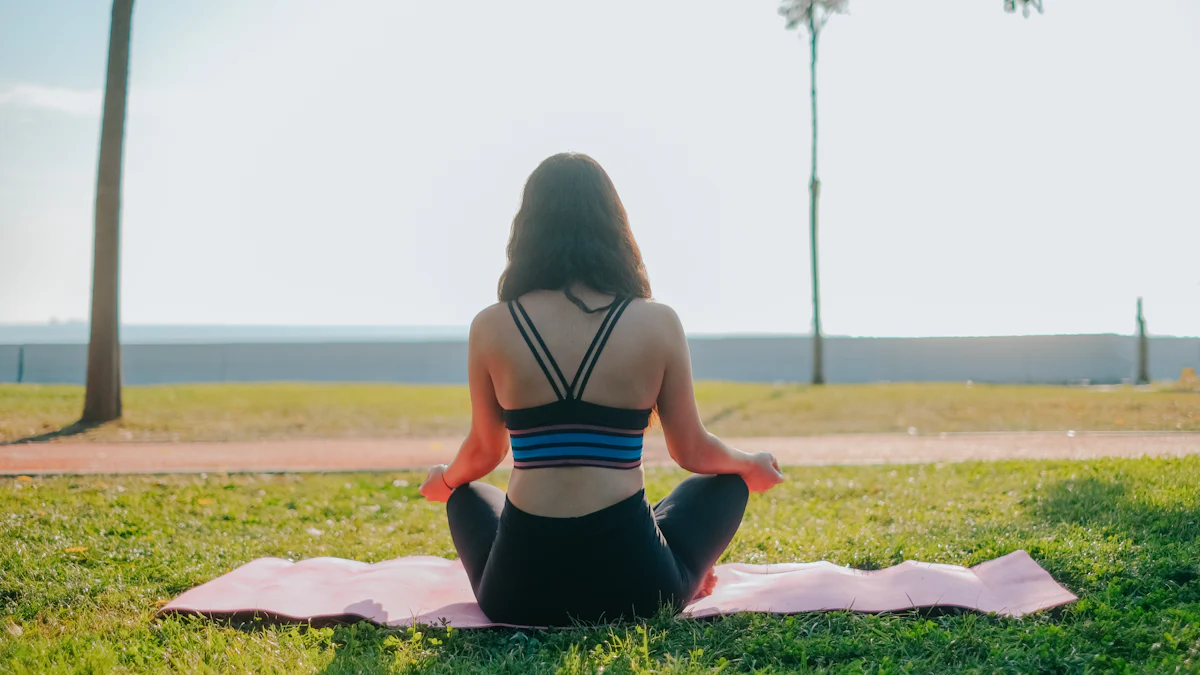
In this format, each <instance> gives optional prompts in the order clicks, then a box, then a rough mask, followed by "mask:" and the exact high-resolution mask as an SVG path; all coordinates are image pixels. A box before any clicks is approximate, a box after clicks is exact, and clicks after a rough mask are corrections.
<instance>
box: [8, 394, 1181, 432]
mask: <svg viewBox="0 0 1200 675" xmlns="http://www.w3.org/2000/svg"><path fill="white" fill-rule="evenodd" d="M696 398H697V401H698V402H699V404H700V409H701V413H702V415H703V417H704V419H705V420H706V422H707V424H708V426H709V428H710V430H712V431H713V432H715V433H717V434H720V435H725V436H731V437H734V436H791V435H811V434H832V433H874V432H905V431H907V430H908V429H909V428H910V427H915V428H916V429H917V430H918V431H919V432H922V433H926V432H928V433H938V432H943V431H947V432H954V431H1063V430H1067V429H1078V430H1142V431H1146V430H1164V431H1178V430H1186V431H1200V394H1197V393H1191V392H1172V391H1166V390H1151V391H1146V390H1141V389H1135V388H1131V387H1126V388H1115V389H1111V390H1096V389H1083V388H1068V387H1046V386H1000V385H996V386H990V385H973V386H968V385H966V384H962V383H949V384H947V383H923V384H869V385H828V386H825V387H818V388H814V387H809V386H804V385H795V384H790V385H764V384H735V383H724V382H702V383H699V384H698V385H697V391H696ZM469 405H470V403H469V399H468V396H467V391H466V388H465V387H457V386H428V385H369V384H326V385H322V384H222V385H172V386H155V387H129V388H127V389H126V390H125V418H124V419H123V420H122V421H121V422H119V423H117V424H110V425H105V426H103V427H100V428H97V429H92V430H90V431H87V432H86V433H83V434H80V435H78V436H75V437H74V438H75V439H77V440H95V441H124V440H131V441H171V440H179V441H192V440H204V441H222V440H253V439H286V438H345V437H352V436H365V437H377V438H378V437H399V436H419V437H430V436H457V435H461V434H463V433H465V432H466V430H467V426H468V423H469V415H470V410H469ZM82 406H83V389H82V388H81V387H77V386H67V385H61V386H60V385H6V384H0V411H3V413H2V414H0V443H2V442H6V441H13V440H16V439H20V438H25V437H29V436H37V435H39V434H46V433H50V432H53V431H55V430H58V429H60V428H62V427H64V426H66V425H69V424H70V423H71V422H73V421H75V419H77V418H78V416H79V411H80V410H81V409H82Z"/></svg>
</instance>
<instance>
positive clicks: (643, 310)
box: [631, 300, 683, 343]
mask: <svg viewBox="0 0 1200 675" xmlns="http://www.w3.org/2000/svg"><path fill="white" fill-rule="evenodd" d="M631 306H632V307H636V309H637V311H638V314H639V315H640V321H639V323H642V324H643V326H644V329H645V330H646V332H648V333H651V334H653V335H655V336H656V337H659V338H660V339H662V340H663V342H667V343H669V342H672V341H673V340H674V339H675V338H676V337H678V336H682V335H683V324H682V323H681V322H680V320H679V315H678V314H676V313H675V310H674V309H672V308H671V306H670V305H668V304H666V303H662V302H658V301H656V300H635V301H634V302H633V305H631Z"/></svg>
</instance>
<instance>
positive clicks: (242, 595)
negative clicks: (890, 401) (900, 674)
mask: <svg viewBox="0 0 1200 675" xmlns="http://www.w3.org/2000/svg"><path fill="white" fill-rule="evenodd" d="M716 572H717V587H716V589H715V590H714V591H713V593H712V595H710V596H708V597H706V598H702V599H700V600H698V601H696V602H693V603H692V604H691V605H689V606H688V607H687V609H685V610H684V613H683V614H684V616H691V617H697V618H698V617H705V616H714V615H718V614H734V613H737V612H774V613H777V614H795V613H797V612H815V611H822V610H835V609H847V610H853V611H856V612H887V611H897V610H905V609H912V608H929V607H962V608H966V609H974V610H979V611H981V612H995V613H996V614H1002V615H1005V616H1021V615H1023V614H1028V613H1030V612H1036V611H1038V610H1042V609H1048V608H1050V607H1057V606H1058V605H1064V604H1067V603H1069V602H1074V601H1075V600H1078V598H1077V597H1075V595H1074V594H1072V593H1071V592H1070V591H1068V590H1067V589H1065V588H1063V587H1062V586H1061V585H1059V584H1058V582H1056V581H1055V580H1054V579H1053V578H1052V577H1051V576H1050V574H1049V573H1048V572H1046V570H1044V569H1042V568H1041V567H1040V566H1039V565H1038V564H1037V563H1036V562H1034V560H1033V559H1032V558H1030V557H1029V554H1028V553H1026V552H1025V551H1015V552H1013V553H1010V554H1008V555H1006V556H1004V557H1002V558H997V559H995V560H991V561H988V562H985V563H982V564H979V565H976V566H975V567H972V568H970V569H968V568H966V567H959V566H957V565H939V564H932V563H922V562H916V561H912V560H910V561H906V562H903V563H900V564H899V565H896V566H895V567H889V568H887V569H885V570H873V571H862V570H855V569H850V568H847V567H838V566H837V565H834V564H832V563H828V562H814V563H782V564H776V565H747V564H742V563H730V564H727V565H718V566H717V568H716ZM160 613H164V614H171V613H178V614H200V615H203V616H208V617H214V618H226V617H249V616H252V615H259V616H265V617H267V618H272V619H277V620H279V619H282V620H288V621H312V622H315V623H332V622H342V621H355V620H359V619H367V620H369V621H374V622H376V623H381V624H388V625H393V626H408V625H411V624H413V623H419V624H439V625H440V624H442V623H448V624H449V625H451V626H455V627H457V628H484V627H487V626H499V625H505V624H497V623H495V622H492V621H489V620H488V618H487V617H486V616H484V615H483V612H482V611H480V609H479V605H478V604H476V602H475V596H474V595H472V593H471V585H470V583H469V582H468V581H467V575H466V573H465V572H464V571H463V567H462V564H461V563H459V562H458V561H457V560H446V559H444V558H435V557H430V556H413V557H408V558H396V559H395V560H388V561H385V562H380V563H375V564H367V563H362V562H356V561H353V560H342V559H340V558H312V559H309V560H302V561H300V562H297V563H292V562H288V561H286V560H280V559H279V558H260V559H258V560H255V561H252V562H249V563H246V564H245V565H242V566H241V567H239V568H237V569H235V570H233V571H232V572H229V573H228V574H225V575H223V576H220V577H217V578H216V579H213V580H212V581H210V582H208V583H206V584H203V585H201V586H197V587H196V588H193V589H192V590H190V591H188V592H186V593H184V594H183V595H180V596H179V597H178V598H175V599H174V600H172V601H171V602H170V603H168V604H167V605H166V606H165V607H163V608H162V610H161V612H160Z"/></svg>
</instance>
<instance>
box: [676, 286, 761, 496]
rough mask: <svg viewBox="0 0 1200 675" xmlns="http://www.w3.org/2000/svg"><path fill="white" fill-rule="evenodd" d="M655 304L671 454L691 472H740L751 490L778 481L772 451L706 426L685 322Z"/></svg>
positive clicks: (759, 488)
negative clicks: (739, 443) (729, 441)
mask: <svg viewBox="0 0 1200 675" xmlns="http://www.w3.org/2000/svg"><path fill="white" fill-rule="evenodd" d="M657 307H658V308H659V310H660V311H661V312H662V313H663V315H664V317H663V319H662V320H661V321H660V325H661V326H662V328H661V330H662V338H663V343H662V344H663V346H664V348H665V354H666V364H665V367H664V370H663V380H662V386H661V387H660V389H659V393H658V416H659V419H660V420H661V421H662V427H663V435H664V436H666V441H667V452H669V453H670V455H671V459H674V460H675V462H676V463H677V464H679V466H680V467H682V468H683V469H685V470H687V471H691V472H692V473H702V474H738V475H740V476H741V477H742V478H743V479H744V480H745V481H746V485H747V487H749V488H750V490H751V491H752V492H765V491H767V490H769V489H771V488H772V487H774V486H776V485H778V484H779V483H780V482H782V481H783V474H782V473H781V472H780V471H779V464H778V463H777V462H776V461H775V458H774V457H773V456H772V455H771V454H770V453H766V452H761V453H756V454H750V453H747V452H742V451H741V450H738V449H736V448H731V447H729V446H728V445H726V444H725V443H724V442H723V441H721V439H719V438H717V437H716V436H714V435H712V434H710V433H709V432H708V430H707V429H705V428H704V422H703V421H702V420H701V419H700V411H699V410H698V409H697V408H696V393H695V388H694V386H693V384H692V357H691V353H690V351H689V350H688V343H687V336H686V335H685V334H684V331H683V324H682V323H680V321H679V316H678V315H677V314H676V313H675V311H674V310H672V309H671V308H670V307H668V306H666V305H658V306H657Z"/></svg>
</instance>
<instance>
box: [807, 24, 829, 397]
mask: <svg viewBox="0 0 1200 675" xmlns="http://www.w3.org/2000/svg"><path fill="white" fill-rule="evenodd" d="M819 31H820V29H819V28H818V26H817V24H816V18H815V13H812V12H810V13H809V15H808V34H809V36H811V45H812V55H811V59H810V62H809V63H810V67H811V70H810V77H811V81H812V180H811V181H810V182H809V184H808V194H809V202H808V237H809V253H810V255H811V259H812V265H811V267H812V305H813V365H812V383H813V384H825V354H824V352H825V348H824V347H825V345H824V341H823V338H822V337H821V281H820V274H819V273H818V268H817V202H818V200H819V199H820V198H821V179H819V178H817V36H818V34H819Z"/></svg>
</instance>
